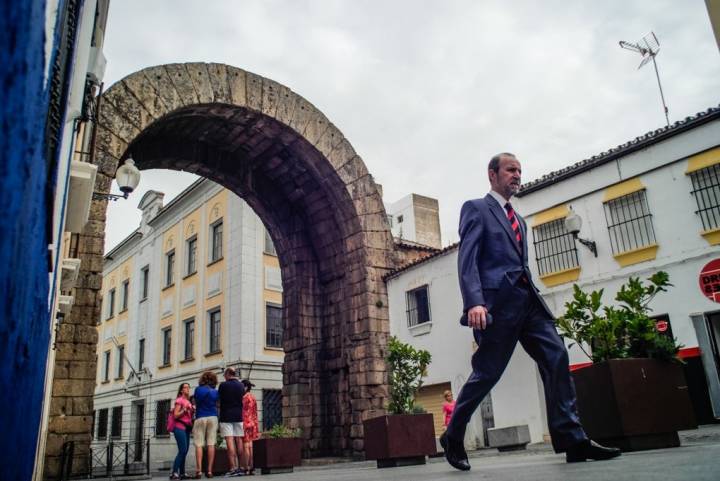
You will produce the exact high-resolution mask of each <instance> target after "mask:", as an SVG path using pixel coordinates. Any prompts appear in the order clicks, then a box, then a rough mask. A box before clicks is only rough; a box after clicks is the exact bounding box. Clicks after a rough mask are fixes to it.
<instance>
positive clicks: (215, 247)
mask: <svg viewBox="0 0 720 481" xmlns="http://www.w3.org/2000/svg"><path fill="white" fill-rule="evenodd" d="M210 234H211V235H210V238H211V239H212V244H211V246H210V262H215V261H216V260H218V259H220V258H221V257H222V255H223V253H222V250H223V242H222V241H223V223H222V221H218V222H216V223H215V224H213V225H212V226H211V227H210Z"/></svg>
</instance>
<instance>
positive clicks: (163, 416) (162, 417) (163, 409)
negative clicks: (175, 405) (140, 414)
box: [155, 399, 171, 436]
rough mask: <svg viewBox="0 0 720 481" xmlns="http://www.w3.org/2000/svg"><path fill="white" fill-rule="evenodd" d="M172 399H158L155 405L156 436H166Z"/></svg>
mask: <svg viewBox="0 0 720 481" xmlns="http://www.w3.org/2000/svg"><path fill="white" fill-rule="evenodd" d="M170 402H171V400H170V399H163V400H161V401H158V402H157V404H156V405H155V436H165V435H167V434H169V433H168V430H167V424H166V423H167V416H168V413H169V412H170Z"/></svg>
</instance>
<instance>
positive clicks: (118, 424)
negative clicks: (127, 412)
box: [110, 406, 123, 438]
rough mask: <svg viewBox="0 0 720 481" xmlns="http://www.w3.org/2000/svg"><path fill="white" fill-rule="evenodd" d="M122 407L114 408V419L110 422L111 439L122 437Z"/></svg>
mask: <svg viewBox="0 0 720 481" xmlns="http://www.w3.org/2000/svg"><path fill="white" fill-rule="evenodd" d="M122 412H123V408H122V406H115V407H114V408H112V418H111V420H110V437H111V438H119V437H120V436H121V435H122Z"/></svg>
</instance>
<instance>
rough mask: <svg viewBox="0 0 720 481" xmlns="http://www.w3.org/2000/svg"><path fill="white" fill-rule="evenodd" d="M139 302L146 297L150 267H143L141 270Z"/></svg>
mask: <svg viewBox="0 0 720 481" xmlns="http://www.w3.org/2000/svg"><path fill="white" fill-rule="evenodd" d="M141 278H142V281H141V285H140V300H141V301H142V300H145V299H147V297H148V289H149V288H150V266H145V267H143V268H142V270H141Z"/></svg>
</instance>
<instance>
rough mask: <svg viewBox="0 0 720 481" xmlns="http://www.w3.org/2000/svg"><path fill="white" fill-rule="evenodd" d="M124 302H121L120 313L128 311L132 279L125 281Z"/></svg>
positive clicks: (123, 286) (123, 284) (123, 289)
mask: <svg viewBox="0 0 720 481" xmlns="http://www.w3.org/2000/svg"><path fill="white" fill-rule="evenodd" d="M121 293H122V301H121V302H120V306H121V307H120V312H123V311H127V308H128V296H129V295H130V279H125V280H124V281H123V283H122V292H121Z"/></svg>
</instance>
